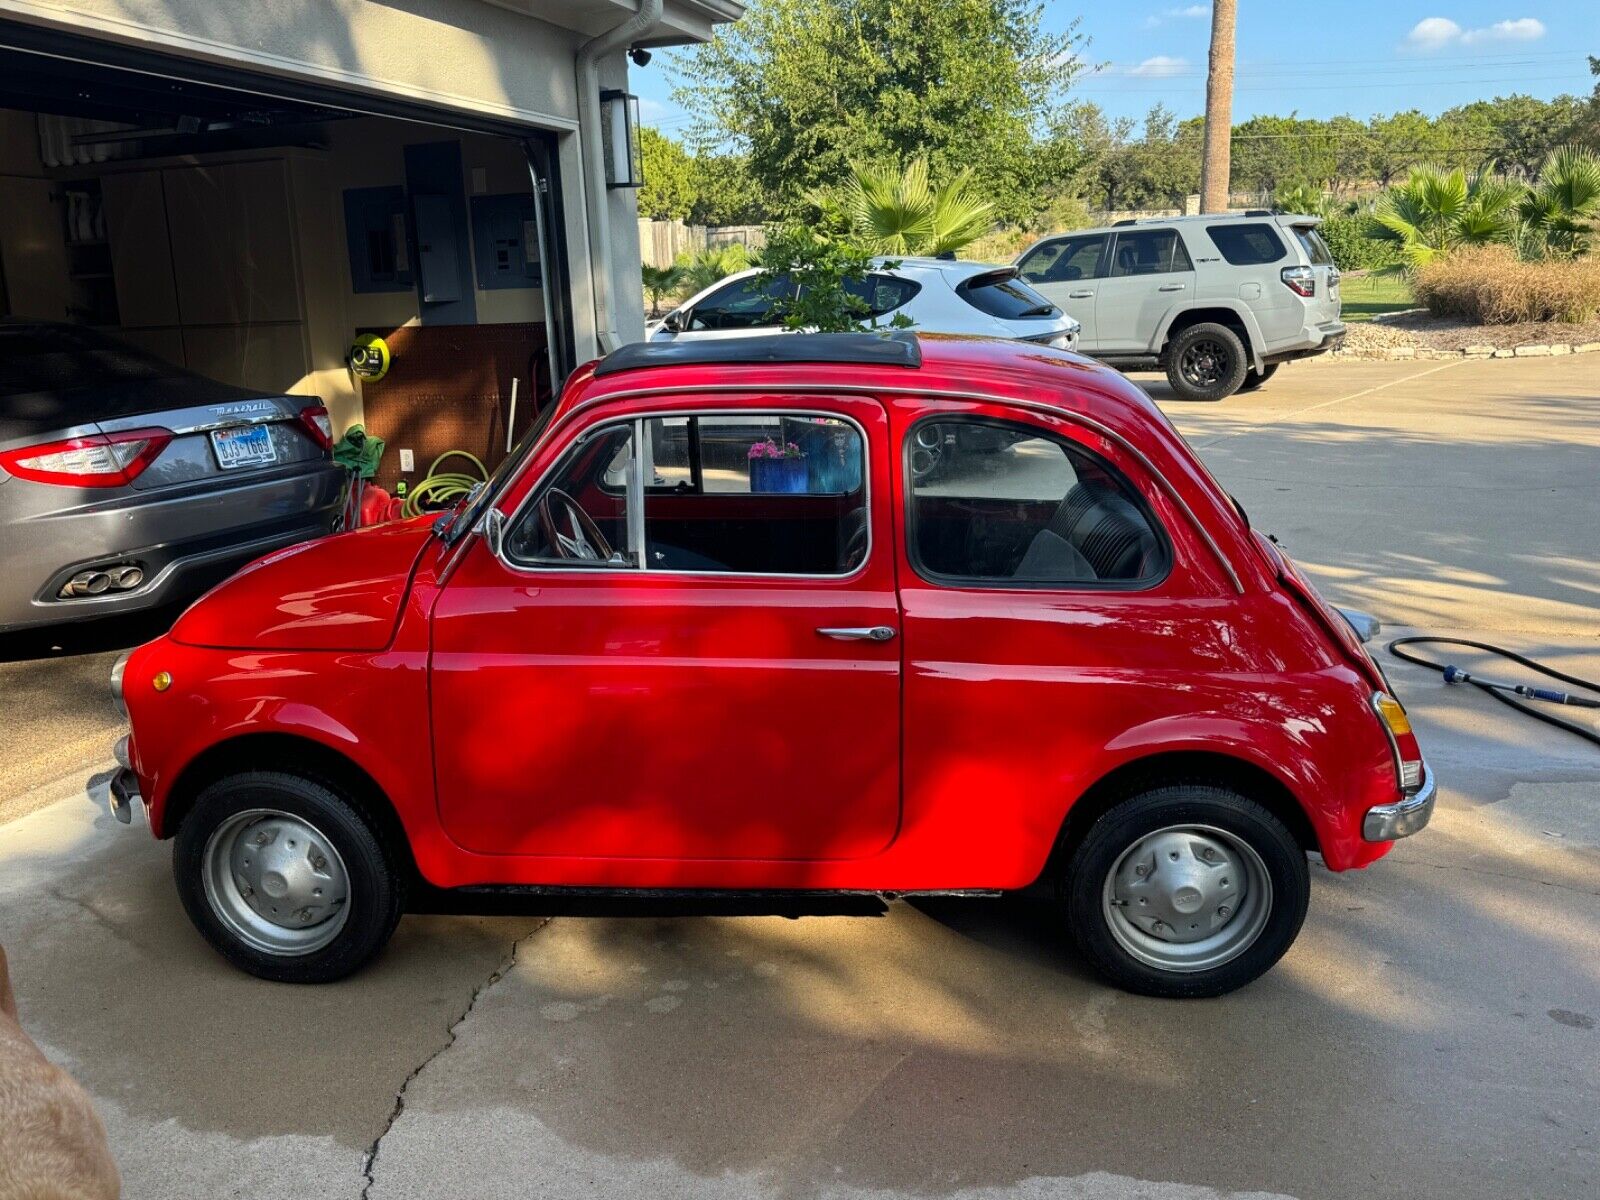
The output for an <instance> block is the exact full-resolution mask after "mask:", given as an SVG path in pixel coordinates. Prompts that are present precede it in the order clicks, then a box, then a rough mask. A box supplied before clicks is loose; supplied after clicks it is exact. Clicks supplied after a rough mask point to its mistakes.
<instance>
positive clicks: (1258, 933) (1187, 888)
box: [1065, 784, 1311, 996]
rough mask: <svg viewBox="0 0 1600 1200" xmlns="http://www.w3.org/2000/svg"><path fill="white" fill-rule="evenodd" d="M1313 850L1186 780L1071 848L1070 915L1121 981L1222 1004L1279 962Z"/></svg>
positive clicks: (1140, 800)
mask: <svg viewBox="0 0 1600 1200" xmlns="http://www.w3.org/2000/svg"><path fill="white" fill-rule="evenodd" d="M1310 888H1311V879H1310V872H1309V870H1308V868H1307V866H1306V856H1305V851H1304V850H1303V849H1301V847H1300V846H1299V844H1298V843H1297V842H1296V841H1295V839H1294V836H1293V834H1291V833H1290V832H1289V830H1288V829H1287V828H1285V826H1284V825H1283V823H1282V822H1281V821H1279V820H1278V819H1277V817H1275V816H1274V815H1273V814H1272V813H1270V812H1268V811H1267V810H1266V809H1265V808H1263V807H1262V806H1261V805H1259V804H1257V803H1256V802H1255V801H1253V800H1250V799H1249V798H1247V797H1245V796H1242V795H1240V794H1238V793H1236V792H1233V791H1229V790H1227V789H1224V788H1218V787H1211V786H1206V785H1198V784H1182V785H1174V786H1168V787H1161V788H1156V789H1154V790H1152V791H1148V792H1144V793H1142V794H1140V795H1137V796H1134V797H1132V798H1130V799H1128V800H1124V801H1123V802H1122V803H1120V804H1118V805H1116V806H1115V807H1114V808H1112V809H1110V810H1109V811H1108V812H1106V813H1105V814H1104V815H1103V816H1101V817H1100V818H1099V819H1098V820H1097V821H1096V822H1095V823H1094V824H1093V825H1092V826H1091V827H1090V828H1089V830H1088V832H1087V833H1086V834H1085V835H1084V837H1083V840H1082V841H1081V842H1080V843H1079V844H1078V846H1077V848H1076V850H1074V852H1073V854H1072V857H1071V860H1070V863H1069V866H1068V874H1067V879H1066V884H1065V892H1066V899H1067V918H1068V923H1069V925H1070V927H1071V930H1072V934H1073V937H1074V939H1075V940H1076V941H1077V943H1078V945H1079V947H1080V948H1081V949H1082V950H1083V952H1084V954H1085V955H1086V956H1087V957H1088V958H1089V960H1090V961H1091V962H1093V963H1094V965H1095V966H1096V967H1097V968H1099V970H1100V971H1101V972H1102V973H1104V974H1105V975H1106V976H1107V977H1108V978H1110V979H1111V981H1112V982H1114V983H1116V984H1117V985H1119V986H1120V987H1123V988H1126V989H1127V990H1129V991H1133V992H1140V993H1143V994H1145V995H1152V996H1217V995H1221V994H1223V993H1225V992H1230V991H1233V990H1234V989H1235V988H1239V987H1242V986H1244V985H1245V984H1246V983H1249V982H1250V981H1251V980H1253V979H1255V978H1257V977H1258V976H1260V975H1261V974H1263V973H1264V972H1265V971H1267V970H1268V969H1269V968H1270V967H1271V966H1272V965H1273V964H1274V963H1275V962H1277V961H1278V959H1279V958H1281V957H1282V956H1283V954H1284V952H1285V951H1286V950H1287V949H1288V948H1289V946H1290V944H1291V943H1292V942H1293V941H1294V939H1295V936H1296V935H1297V934H1298V933H1299V930H1300V925H1301V923H1302V922H1303V921H1304V920H1305V913H1306V906H1307V903H1308V901H1309V898H1310Z"/></svg>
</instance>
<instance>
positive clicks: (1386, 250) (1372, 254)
mask: <svg viewBox="0 0 1600 1200" xmlns="http://www.w3.org/2000/svg"><path fill="white" fill-rule="evenodd" d="M1371 224H1372V223H1371V220H1370V218H1368V216H1367V215H1366V214H1365V213H1341V214H1339V215H1337V216H1331V217H1328V218H1327V219H1326V220H1324V221H1323V222H1322V225H1321V226H1320V227H1319V232H1320V233H1321V234H1322V240H1323V241H1325V242H1327V243H1328V253H1330V254H1332V255H1333V261H1334V263H1335V265H1337V266H1338V268H1339V270H1341V271H1381V270H1383V269H1384V268H1385V267H1392V266H1394V265H1396V264H1397V263H1398V262H1399V261H1400V255H1399V253H1398V251H1397V250H1396V248H1395V245H1394V243H1393V242H1380V241H1378V240H1377V239H1376V238H1374V237H1373V236H1372V231H1371Z"/></svg>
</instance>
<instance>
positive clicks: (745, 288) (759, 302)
mask: <svg viewBox="0 0 1600 1200" xmlns="http://www.w3.org/2000/svg"><path fill="white" fill-rule="evenodd" d="M791 288H792V285H791V284H790V283H789V281H788V280H787V279H786V278H784V277H782V276H778V277H772V276H769V275H750V276H747V277H746V278H744V279H737V280H735V281H734V282H732V283H730V284H728V285H727V286H726V287H724V288H723V289H722V290H720V291H716V292H712V293H711V295H709V296H707V297H706V298H705V299H704V300H702V301H701V302H700V303H699V304H696V305H695V306H694V308H693V309H691V310H690V312H689V328H690V329H694V330H703V329H759V328H761V327H762V326H764V325H773V324H776V321H775V319H774V318H773V314H772V302H773V300H774V299H776V298H777V297H778V296H780V295H783V294H786V293H787V292H788V291H789V290H790V289H791Z"/></svg>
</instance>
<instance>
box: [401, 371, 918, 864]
mask: <svg viewBox="0 0 1600 1200" xmlns="http://www.w3.org/2000/svg"><path fill="white" fill-rule="evenodd" d="M691 418H692V419H691ZM558 440H559V441H562V442H564V443H566V445H564V446H562V447H558V448H553V449H552V450H550V451H548V452H546V453H544V454H542V455H541V456H540V461H537V462H535V463H534V464H533V465H532V467H531V468H530V469H532V470H534V471H535V472H537V473H538V477H539V478H540V479H541V482H540V483H539V485H538V486H537V487H535V488H534V489H533V490H532V491H531V492H529V493H528V495H529V500H528V502H527V503H525V504H524V505H523V506H522V508H521V509H520V510H519V511H518V512H516V513H515V514H511V515H510V517H509V522H508V525H507V529H506V533H505V536H504V538H503V541H502V545H501V548H500V552H499V553H498V554H496V553H495V552H493V551H492V550H491V549H490V548H489V547H488V546H487V545H484V544H482V542H481V541H480V543H479V544H478V545H475V546H473V547H472V548H471V549H470V550H469V551H468V552H467V554H466V557H465V559H464V560H463V562H462V563H461V564H460V566H459V568H458V569H457V571H456V572H455V574H454V575H453V576H452V578H451V579H450V580H449V582H448V584H447V586H446V587H445V588H444V590H443V592H442V594H441V595H440V597H439V600H438V602H437V605H436V607H435V610H434V616H433V639H434V646H433V658H432V711H433V727H434V740H435V755H436V760H437V763H438V776H437V786H438V797H439V810H440V815H441V819H442V822H443V825H444V827H445V829H446V830H447V831H448V833H449V835H450V836H451V837H452V838H453V839H455V840H456V841H457V842H459V843H460V844H461V845H463V846H465V847H467V848H468V849H471V850H474V851H477V852H479V853H484V854H515V855H539V856H546V857H548V858H550V859H551V860H552V863H551V866H550V873H549V875H548V879H549V880H550V881H551V882H567V883H586V884H610V885H615V886H628V885H630V884H632V885H640V884H641V883H642V882H648V883H649V884H650V885H652V886H662V885H663V876H662V873H661V872H662V867H661V864H662V863H663V862H672V863H678V864H683V865H682V868H681V869H677V868H674V869H672V870H671V871H670V872H669V873H668V875H667V879H668V880H669V881H670V883H672V884H675V885H681V886H701V887H704V886H718V885H720V884H729V885H732V884H735V883H738V882H739V881H741V880H742V881H744V886H759V885H760V882H759V881H760V878H761V877H760V876H759V875H757V876H752V875H750V874H749V871H750V870H751V868H750V866H749V864H750V862H751V861H752V860H755V861H776V860H784V861H790V862H793V861H797V860H798V861H812V860H839V859H852V858H862V857H867V856H870V855H873V854H875V853H877V852H878V851H880V850H882V849H883V848H885V847H886V846H887V845H888V844H889V843H890V842H891V841H892V840H893V839H894V837H895V832H896V830H897V828H898V826H899V816H900V809H899V805H900V794H899V789H900V778H899V736H900V655H899V641H898V636H897V635H898V631H899V625H900V619H899V610H898V602H897V600H896V597H895V590H894V553H893V546H892V540H891V535H890V532H889V518H888V515H887V512H886V509H885V503H886V501H885V498H886V497H887V494H888V465H887V450H886V448H885V446H886V442H887V418H886V415H885V413H884V410H883V407H882V406H881V405H880V404H878V403H877V402H875V401H867V400H857V399H838V400H832V399H830V400H818V401H816V403H815V404H812V403H810V402H809V400H808V402H807V403H806V404H805V405H803V406H797V407H796V408H793V409H781V408H773V407H770V406H768V407H764V408H760V409H757V410H753V411H752V410H745V409H740V408H738V407H737V406H733V405H730V404H729V402H728V401H726V400H721V399H718V400H712V401H709V402H708V403H707V404H706V406H705V407H704V408H703V409H699V410H689V411H675V412H672V413H665V414H657V415H653V416H651V417H649V418H638V417H634V416H632V415H631V414H626V413H622V412H619V411H616V410H607V409H605V408H601V409H600V410H598V411H597V412H596V413H595V414H594V415H593V417H591V418H590V419H589V421H588V423H587V425H586V427H585V430H584V431H583V432H582V433H581V434H576V435H573V436H572V437H571V438H568V437H561V438H559V439H558ZM752 450H756V453H754V454H752ZM556 860H562V861H561V862H559V863H558V862H557V861H556ZM736 863H744V864H745V866H744V867H742V868H736V867H733V866H731V865H729V864H736ZM629 864H633V865H631V866H630V865H629ZM649 864H654V865H653V866H651V865H649ZM718 864H722V865H720V866H719V865H718ZM739 871H743V872H745V873H744V874H739ZM752 879H754V880H755V882H754V883H751V880H752Z"/></svg>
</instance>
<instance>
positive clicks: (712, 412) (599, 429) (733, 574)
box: [494, 388, 875, 583]
mask: <svg viewBox="0 0 1600 1200" xmlns="http://www.w3.org/2000/svg"><path fill="white" fill-rule="evenodd" d="M665 390H666V391H668V392H680V391H682V392H700V393H703V392H706V391H711V390H714V389H709V388H669V389H665ZM739 390H740V391H747V392H748V391H757V392H759V391H762V390H776V389H760V388H755V389H752V388H740V389H739ZM832 390H834V391H838V390H841V389H832ZM652 391H653V389H646V390H643V391H641V392H639V393H637V394H638V395H649V394H652ZM805 391H806V392H810V393H815V394H819V395H825V394H827V393H826V392H823V391H820V390H819V389H815V388H808V389H805ZM633 394H634V393H617V394H612V395H608V396H603V397H596V398H595V399H594V400H589V401H585V402H584V403H582V404H579V405H576V406H575V407H574V408H573V409H572V410H571V411H569V412H568V413H567V414H566V417H565V418H564V419H565V420H571V419H573V418H575V417H576V416H577V415H578V414H580V413H581V412H582V411H583V410H584V409H587V408H591V407H593V406H594V405H595V404H596V403H599V402H601V401H611V400H619V399H626V398H628V397H629V396H630V395H633ZM729 415H732V416H753V417H761V416H779V417H825V418H827V419H828V420H830V421H842V422H844V423H845V424H847V425H849V426H850V427H851V428H852V429H854V430H855V431H856V436H857V437H859V438H860V439H861V503H862V505H863V506H864V507H865V508H866V510H867V552H866V553H865V554H864V555H862V556H861V562H860V564H859V565H857V566H856V568H855V569H854V570H853V571H849V572H847V573H845V574H842V575H840V574H827V575H817V574H805V573H799V572H793V571H688V570H679V569H675V568H670V567H652V566H650V565H649V564H648V562H646V557H647V556H646V552H645V544H644V537H643V527H644V500H645V492H644V490H643V487H642V486H640V487H639V488H638V497H639V503H638V504H637V505H636V506H635V507H636V508H637V510H638V521H639V526H640V536H639V541H638V554H639V560H640V562H641V563H642V564H643V565H641V566H634V567H613V566H607V565H605V564H601V565H597V566H593V567H563V566H557V565H555V564H554V563H523V562H518V561H516V560H515V559H512V558H511V557H510V556H509V552H507V551H505V549H504V545H505V543H506V542H508V541H509V538H507V539H502V552H501V553H498V554H495V556H494V557H495V558H497V559H498V560H499V561H500V563H501V565H502V566H504V567H506V568H507V569H508V570H511V571H516V572H518V573H519V574H523V575H541V576H548V575H549V574H550V573H551V572H552V571H557V572H559V571H571V572H573V573H574V574H576V575H579V576H588V575H594V574H597V573H606V574H612V575H658V576H666V577H668V578H672V579H684V578H688V579H740V580H759V579H814V580H827V581H828V582H830V583H840V582H845V581H852V580H856V579H859V578H860V577H861V576H862V575H864V574H865V573H866V570H867V568H868V567H869V566H871V564H872V552H873V550H874V549H875V540H874V538H873V529H872V526H873V510H872V455H871V445H872V443H871V441H870V439H869V438H868V437H867V431H866V428H865V427H864V426H863V425H862V424H861V422H860V421H857V420H856V419H855V418H854V417H852V416H849V415H847V414H845V413H838V412H829V411H828V410H826V409H808V408H785V409H774V408H773V407H772V406H770V405H767V406H763V407H751V408H742V407H741V408H717V409H705V410H701V409H692V410H691V409H662V410H656V411H651V412H643V413H634V414H631V415H629V416H625V417H623V416H619V417H616V418H613V419H612V420H609V421H602V422H600V423H599V424H597V425H592V426H590V427H589V428H588V429H585V430H584V431H583V432H582V433H580V434H579V435H578V438H577V441H575V442H573V443H572V445H573V446H576V445H578V444H579V443H580V442H582V441H584V440H586V439H588V438H589V437H592V436H593V435H595V434H598V433H603V432H604V431H606V430H607V429H615V428H617V427H619V426H623V425H631V426H633V427H634V430H633V436H634V439H635V445H634V454H633V460H634V464H635V466H634V470H635V473H636V481H637V482H638V483H639V484H640V485H642V483H643V479H644V455H643V453H642V452H641V451H640V443H639V441H638V439H639V437H640V431H641V430H642V429H643V427H644V423H645V422H646V421H650V420H655V419H657V418H664V417H683V416H716V417H720V416H729ZM569 449H570V447H569ZM566 458H567V455H566V454H562V455H561V456H560V457H559V458H557V459H556V461H555V462H553V463H551V464H550V466H549V467H547V468H546V469H545V471H544V472H543V473H542V474H541V475H540V476H539V478H538V479H537V480H535V481H534V484H533V486H532V487H530V488H529V489H528V492H527V494H526V495H525V496H523V498H522V500H521V502H520V503H518V505H517V507H516V508H515V509H513V510H512V512H511V515H510V516H508V517H507V518H506V530H507V533H508V534H509V532H510V531H511V530H513V529H515V528H516V525H517V522H518V521H519V520H521V519H522V514H523V510H524V509H526V508H527V507H528V506H529V505H531V504H533V503H534V497H535V496H537V495H539V494H540V493H541V492H542V491H543V490H544V489H545V487H546V485H548V484H549V482H550V478H551V476H552V474H553V473H554V472H555V471H556V470H557V469H558V468H559V467H560V466H561V464H562V463H563V462H565V461H566ZM656 494H657V495H661V494H662V493H659V492H658V493H656ZM750 494H751V495H760V494H762V493H754V492H753V493H750ZM827 494H828V495H830V496H838V495H848V494H849V493H840V492H829V493H827ZM633 520H634V518H633V512H632V511H631V510H630V512H629V514H628V525H629V536H630V537H631V536H632V534H633Z"/></svg>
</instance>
